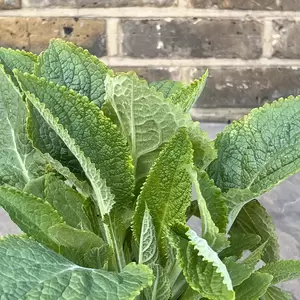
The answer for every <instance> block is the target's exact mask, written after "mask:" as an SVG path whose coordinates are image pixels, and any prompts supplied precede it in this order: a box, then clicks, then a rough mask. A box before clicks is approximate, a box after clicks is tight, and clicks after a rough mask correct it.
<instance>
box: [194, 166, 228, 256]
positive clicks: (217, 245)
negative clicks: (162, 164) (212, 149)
mask: <svg viewBox="0 0 300 300" xmlns="http://www.w3.org/2000/svg"><path fill="white" fill-rule="evenodd" d="M189 171H190V176H191V180H192V182H193V185H194V188H195V191H196V195H197V201H198V206H199V211H200V218H201V222H202V237H203V238H204V239H205V240H206V241H207V243H208V244H209V246H210V247H211V248H212V249H214V250H215V251H217V252H220V251H222V250H223V249H224V248H226V247H228V246H229V243H228V239H227V236H226V235H225V234H224V233H220V232H219V229H218V227H217V226H216V225H215V223H214V222H213V220H212V218H211V215H210V212H209V210H208V209H207V206H206V201H205V199H204V198H203V195H202V192H201V186H200V185H199V181H198V173H197V171H196V170H194V169H192V168H190V170H189Z"/></svg>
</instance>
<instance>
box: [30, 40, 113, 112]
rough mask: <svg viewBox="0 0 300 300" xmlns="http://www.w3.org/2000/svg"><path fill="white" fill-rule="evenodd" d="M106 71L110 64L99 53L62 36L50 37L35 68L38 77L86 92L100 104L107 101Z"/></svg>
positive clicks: (83, 94) (83, 93) (82, 92)
mask: <svg viewBox="0 0 300 300" xmlns="http://www.w3.org/2000/svg"><path fill="white" fill-rule="evenodd" d="M107 72H108V69H107V67H106V66H105V65H104V64H103V63H102V62H101V61H100V60H99V59H98V58H97V57H96V56H93V55H91V54H89V52H88V51H87V50H83V49H82V48H79V47H77V46H76V45H74V44H72V43H70V42H66V41H63V40H59V39H53V40H51V41H50V45H49V47H48V49H47V50H46V51H44V52H42V53H41V55H40V56H39V58H38V63H37V66H36V69H35V74H36V75H37V76H38V77H44V78H46V79H47V80H48V81H52V82H54V83H56V84H58V85H62V86H66V87H67V88H68V89H72V90H74V91H76V92H78V93H80V94H81V95H82V96H87V97H88V98H89V99H90V100H91V101H92V102H94V103H95V104H96V105H98V106H99V107H101V106H102V104H103V102H104V95H105V87H104V80H105V78H106V75H107Z"/></svg>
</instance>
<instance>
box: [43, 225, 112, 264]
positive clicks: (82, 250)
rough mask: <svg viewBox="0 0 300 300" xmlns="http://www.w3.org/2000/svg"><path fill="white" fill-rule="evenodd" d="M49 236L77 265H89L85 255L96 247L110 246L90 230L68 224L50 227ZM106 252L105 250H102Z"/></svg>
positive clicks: (106, 258) (107, 252)
mask: <svg viewBox="0 0 300 300" xmlns="http://www.w3.org/2000/svg"><path fill="white" fill-rule="evenodd" d="M48 233H49V236H50V237H51V239H52V240H54V241H56V242H57V244H58V245H59V246H60V253H62V255H64V256H65V257H66V258H68V259H69V260H71V261H72V262H74V263H76V264H77V265H80V266H83V267H88V266H89V265H90V262H89V264H88V263H86V262H85V260H84V257H85V255H88V253H90V255H91V250H92V249H95V248H101V247H106V248H109V247H108V245H107V244H105V243H104V242H103V240H102V239H101V238H100V237H99V236H97V235H96V234H94V233H93V232H90V231H84V230H79V229H76V228H73V227H71V226H68V225H66V224H58V225H54V226H52V227H50V228H49V229H48ZM102 253H103V254H104V252H102ZM96 254H97V253H94V255H95V258H96ZM106 254H109V251H106ZM102 259H103V260H104V261H105V260H108V257H102ZM96 263H97V261H96V260H95V264H94V265H93V266H92V267H93V268H96V267H97V264H96Z"/></svg>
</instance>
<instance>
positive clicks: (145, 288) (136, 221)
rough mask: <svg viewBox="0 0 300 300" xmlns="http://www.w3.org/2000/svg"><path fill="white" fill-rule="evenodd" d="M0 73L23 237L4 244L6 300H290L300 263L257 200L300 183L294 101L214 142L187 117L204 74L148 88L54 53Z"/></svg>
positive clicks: (5, 148)
mask: <svg viewBox="0 0 300 300" xmlns="http://www.w3.org/2000/svg"><path fill="white" fill-rule="evenodd" d="M0 60H1V63H2V65H1V67H0V117H1V122H0V164H1V168H0V184H1V186H0V205H1V206H2V207H3V208H4V209H5V210H6V211H7V212H8V213H9V215H10V217H11V219H12V220H13V221H14V222H15V223H16V224H17V225H18V226H19V227H20V228H21V229H22V231H23V232H24V233H25V234H22V235H19V236H7V237H4V238H2V240H1V241H0V254H1V255H0V294H1V299H18V300H19V299H109V300H114V299H123V300H126V299H139V300H154V299H158V300H164V299H166V300H169V299H174V300H175V299H181V300H185V299H189V300H192V299H195V300H196V299H200V298H201V299H212V300H232V299H239V300H245V299H249V300H256V299H263V300H266V299H291V295H289V294H288V293H286V292H284V291H282V290H280V289H279V288H278V287H277V286H276V284H278V283H279V282H282V281H287V280H292V279H295V278H297V277H299V276H300V262H298V261H282V260H280V258H279V251H278V245H277V240H276V235H275V230H274V226H273V224H272V220H271V218H270V217H269V216H268V214H267V213H266V211H265V209H264V208H263V207H262V206H261V204H260V203H259V202H258V201H257V200H255V199H256V198H257V197H258V196H260V195H261V194H263V193H264V192H266V191H269V190H270V189H271V188H273V187H274V186H275V185H277V184H278V183H280V182H281V181H283V180H284V179H286V178H287V177H288V176H290V175H292V174H294V173H296V172H298V171H299V170H300V126H299V124H300V98H299V97H289V98H287V99H279V100H278V101H275V102H273V103H272V104H266V105H264V106H263V107H262V108H257V109H254V110H253V111H251V112H250V113H249V115H247V116H245V117H244V118H242V119H241V120H239V121H236V122H233V124H231V125H229V126H227V127H226V129H225V130H224V131H223V132H222V133H220V134H219V135H218V137H217V138H216V140H215V141H214V142H212V141H210V140H209V139H208V136H207V134H206V133H205V132H203V131H202V130H201V129H200V127H199V123H197V122H194V121H193V120H192V118H191V116H190V114H189V110H190V108H191V107H192V105H193V104H194V102H195V101H196V100H197V99H198V98H199V96H200V95H201V93H202V90H203V87H204V85H205V82H206V79H207V73H205V74H204V75H203V76H202V77H201V78H200V79H199V80H195V81H194V82H192V83H191V84H190V85H185V84H183V83H179V82H172V81H163V82H156V83H151V84H148V83H147V82H146V81H144V80H141V79H140V78H138V77H137V75H136V74H135V73H133V72H129V73H120V74H114V72H113V71H112V70H110V69H108V68H107V67H106V66H105V65H104V64H103V63H102V62H100V61H99V60H98V59H97V58H96V57H94V56H92V55H90V54H89V53H88V52H87V51H85V50H83V49H81V48H78V47H76V46H75V45H73V44H71V43H68V42H64V41H61V40H52V41H51V42H50V46H49V48H48V49H47V50H46V51H45V52H43V53H41V54H40V55H39V56H35V55H34V54H31V53H26V52H24V51H18V50H16V51H15V50H11V49H3V48H2V49H1V50H0ZM192 186H193V187H194V194H195V199H192ZM192 216H196V217H198V218H200V219H201V226H200V227H201V228H197V230H196V231H194V230H192V229H191V228H189V227H188V226H187V225H186V224H187V221H188V220H189V219H190V218H191V217H192ZM246 250H247V251H246Z"/></svg>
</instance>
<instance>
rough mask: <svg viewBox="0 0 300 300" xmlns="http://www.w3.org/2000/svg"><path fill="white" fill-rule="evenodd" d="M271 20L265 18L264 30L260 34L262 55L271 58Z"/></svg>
mask: <svg viewBox="0 0 300 300" xmlns="http://www.w3.org/2000/svg"><path fill="white" fill-rule="evenodd" d="M272 35H273V22H272V21H270V20H266V21H265V22H264V30H263V34H262V45H263V57H265V58H271V57H272V55H273V45H272Z"/></svg>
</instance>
